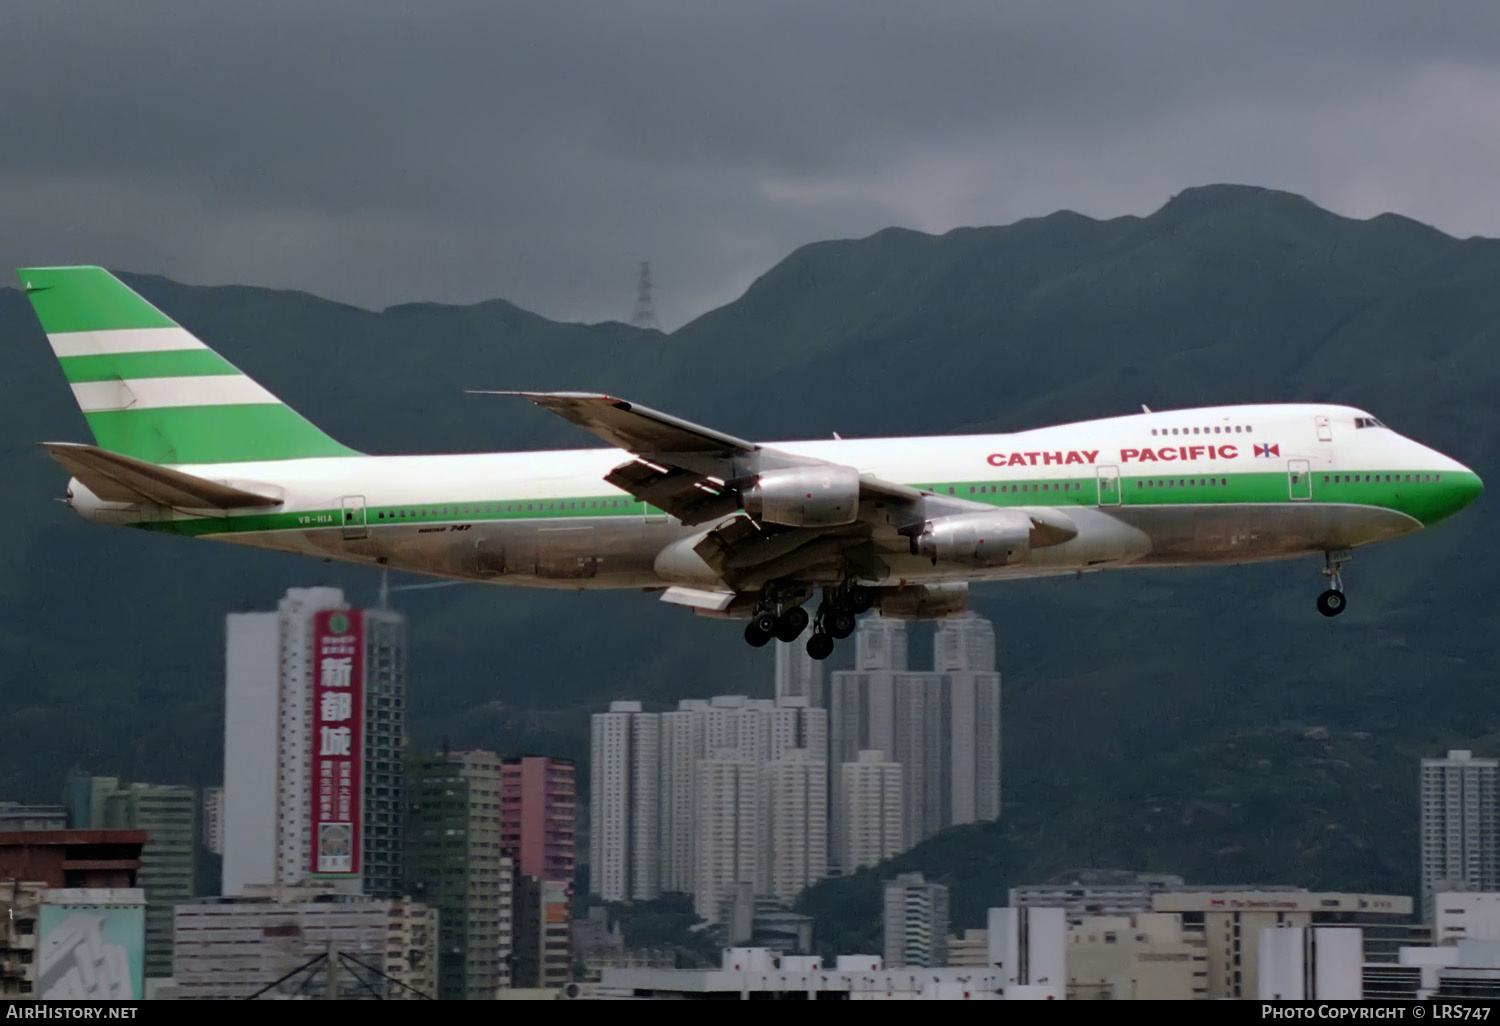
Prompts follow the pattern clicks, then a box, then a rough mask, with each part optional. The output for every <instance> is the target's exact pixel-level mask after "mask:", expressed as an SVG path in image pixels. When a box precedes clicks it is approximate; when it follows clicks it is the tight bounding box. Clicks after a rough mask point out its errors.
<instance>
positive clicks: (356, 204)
mask: <svg viewBox="0 0 1500 1026" xmlns="http://www.w3.org/2000/svg"><path fill="white" fill-rule="evenodd" d="M1497 55H1500V12H1497V11H1496V10H1495V8H1494V6H1493V5H1490V4H1471V5H1466V4H1444V5H1437V6H1418V5H1412V4H1407V3H1401V4H1390V5H1377V4H1372V3H1364V2H1354V0H1350V2H1345V3H1332V2H1329V3H1319V4H1306V3H1302V2H1280V3H1256V4H1245V3H1232V4H1231V3H1131V4H1124V3H1117V2H1102V0H1101V2H1094V3H1055V2H1035V3H943V4H917V3H881V2H873V0H866V2H857V3H855V2H848V3H820V4H807V3H771V2H763V0H762V2H756V3H742V4H735V5H729V4H704V3H691V2H681V3H664V2H627V3H604V2H598V3H571V2H561V3H559V2H553V3H539V4H520V3H516V4H496V3H424V4H421V5H415V4H414V5H410V6H404V5H395V4H369V3H355V2H338V3H334V2H328V3H314V4H305V3H298V4H290V3H260V4H255V5H219V4H203V3H199V2H195V3H170V4H169V3H160V2H156V3H152V2H147V3H137V4H129V5H125V4H111V3H97V4H67V3H47V4H30V5H16V4H12V5H6V6H4V7H3V8H0V87H3V95H5V96H6V98H7V99H6V102H5V104H4V106H3V108H0V143H3V147H0V260H3V261H4V263H5V264H8V265H11V266H13V265H15V264H17V263H28V262H38V261H48V262H54V261H89V262H105V263H109V264H111V265H114V266H119V267H126V268H131V269H136V270H147V271H160V272H164V273H167V274H171V275H173V276H176V277H179V278H182V279H185V280H189V281H204V282H212V281H244V282H253V283H263V284H268V285H277V286H295V287H299V288H305V289H307V290H309V291H313V292H318V293H321V294H325V295H330V296H334V297H337V298H343V299H348V300H351V301H354V302H359V303H363V304H366V305H370V306H381V305H385V304H388V303H391V302H398V301H403V300H408V299H417V298H436V299H445V300H453V301H468V300H475V299H480V298H487V297H490V296H496V295H499V296H504V297H506V298H509V299H511V300H513V301H515V302H518V303H520V304H521V305H523V306H527V307H530V308H532V309H535V310H538V311H539V312H542V313H545V314H548V315H551V316H558V317H574V318H581V319H601V318H606V317H623V316H626V315H628V313H629V310H630V306H631V300H632V298H633V286H634V273H635V266H636V262H637V261H638V260H639V259H640V258H642V257H650V258H651V259H652V260H653V264H654V267H655V269H656V273H657V279H658V282H659V292H658V304H659V308H660V310H661V313H662V316H663V320H664V321H667V322H669V323H671V324H676V323H680V322H681V321H682V320H684V319H686V318H687V317H689V316H692V315H694V314H697V313H700V312H702V311H703V310H705V309H707V308H708V307H709V306H711V305H713V304H715V303H719V302H723V301H727V300H728V299H731V298H733V296H734V295H735V294H736V293H737V292H738V291H740V290H742V289H743V288H744V286H745V285H746V284H748V282H749V280H750V279H751V278H752V277H753V276H754V275H755V274H757V273H759V272H761V271H763V270H765V269H766V268H767V267H768V266H770V265H771V264H772V263H774V262H775V261H776V260H777V259H779V258H780V257H782V256H784V255H785V254H786V253H787V252H788V251H790V250H791V249H792V248H794V247H795V246H797V245H799V244H801V243H804V242H809V241H814V240H817V239H821V238H828V237H835V236H847V235H861V234H866V233H868V232H871V231H874V230H877V229H879V228H881V227H884V226H885V225H888V224H905V225H909V226H912V227H918V228H922V229H926V230H942V229H946V228H949V227H954V226H957V225H961V224H981V223H995V222H1004V221H1008V220H1013V219H1015V218H1018V217H1024V216H1029V215H1034V214H1043V213H1047V212H1049V211H1051V210H1053V209H1057V208H1059V207H1071V208H1073V209H1079V210H1082V211H1084V212H1086V213H1090V214H1094V215H1097V216H1109V215H1114V214H1120V213H1145V212H1147V211H1149V210H1150V209H1153V208H1154V207H1155V206H1157V205H1159V204H1160V203H1161V202H1163V201H1164V200H1166V199H1167V198H1168V197H1169V196H1170V195H1171V194H1173V193H1175V192H1177V191H1179V190H1180V189H1182V188H1184V187H1187V186H1190V185H1195V184H1202V183H1205V182H1209V181H1224V180H1230V181H1241V182H1251V183H1255V184H1264V185H1270V186H1274V187H1279V188H1288V189H1293V190H1295V191H1299V192H1303V193H1306V194H1308V195H1310V196H1311V197H1312V198H1313V199H1315V200H1317V201H1318V202H1321V203H1323V204H1325V205H1328V206H1330V207H1332V208H1334V209H1336V210H1339V211H1341V212H1344V213H1350V214H1355V215H1358V216H1368V215H1371V214H1374V213H1378V212H1380V211H1382V210H1386V209H1395V210H1399V211H1401V212H1403V213H1407V214H1409V215H1412V216H1415V217H1418V218H1421V219H1423V220H1427V221H1429V222H1432V223H1435V224H1437V225H1438V226H1439V227H1442V228H1444V229H1445V230H1448V231H1451V232H1453V233H1455V234H1460V235H1467V234H1473V233H1495V232H1497V231H1500V200H1496V199H1495V198H1493V197H1492V195H1491V193H1492V192H1493V186H1492V179H1493V174H1494V168H1495V167H1496V166H1497V164H1500V132H1497V131H1496V129H1497V128H1500V124H1497V115H1496V113H1495V112H1496V111H1500V58H1497Z"/></svg>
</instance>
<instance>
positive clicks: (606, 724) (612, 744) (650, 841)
mask: <svg viewBox="0 0 1500 1026" xmlns="http://www.w3.org/2000/svg"><path fill="white" fill-rule="evenodd" d="M591 733H592V738H591V741H592V744H591V751H592V762H591V763H590V774H591V781H590V791H589V887H590V890H591V891H592V893H594V894H597V895H598V896H599V897H601V898H603V899H604V900H606V901H632V900H649V899H651V898H655V897H657V896H658V895H659V894H660V893H661V869H662V864H661V849H660V842H661V798H662V796H661V789H660V780H661V715H660V714H659V713H648V712H644V711H643V710H642V708H641V703H639V702H612V703H610V707H609V712H607V713H595V714H594V716H593V719H592V729H591Z"/></svg>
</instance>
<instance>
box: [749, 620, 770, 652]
mask: <svg viewBox="0 0 1500 1026" xmlns="http://www.w3.org/2000/svg"><path fill="white" fill-rule="evenodd" d="M771 637H772V635H771V633H770V632H769V631H763V630H761V627H760V617H758V616H757V617H755V618H754V619H753V620H751V621H750V622H749V623H747V624H746V625H745V641H746V642H747V643H748V644H749V645H750V647H752V648H760V647H761V646H762V645H764V644H765V643H766V642H768V641H770V640H771Z"/></svg>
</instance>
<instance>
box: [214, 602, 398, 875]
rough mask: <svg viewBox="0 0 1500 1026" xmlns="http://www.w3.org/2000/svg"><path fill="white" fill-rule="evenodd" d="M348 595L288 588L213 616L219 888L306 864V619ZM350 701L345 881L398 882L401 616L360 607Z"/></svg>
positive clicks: (310, 623)
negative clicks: (352, 808) (357, 731)
mask: <svg viewBox="0 0 1500 1026" xmlns="http://www.w3.org/2000/svg"><path fill="white" fill-rule="evenodd" d="M347 608H348V606H347V604H346V603H345V601H344V595H343V592H341V591H340V590H339V589H337V588H292V589H289V590H288V591H287V593H286V595H285V596H283V597H282V599H281V600H280V602H279V603H278V604H277V609H276V611H275V612H266V613H231V614H230V615H229V616H227V617H226V618H225V628H226V644H225V701H224V720H225V734H224V871H223V890H224V893H225V894H226V895H236V894H240V893H243V892H244V890H245V888H246V887H263V886H270V885H283V886H295V885H299V884H302V883H304V882H306V881H307V880H308V879H309V877H310V875H311V866H312V862H311V845H312V837H311V835H312V828H311V823H312V795H313V787H314V782H313V780H312V778H311V767H312V751H313V739H312V723H313V709H312V695H313V690H314V688H313V668H314V662H315V658H314V653H313V641H314V636H313V635H314V621H315V618H316V615H317V614H318V613H319V612H321V611H324V610H335V609H337V610H343V609H347ZM351 615H357V616H358V617H359V618H360V621H361V624H362V628H363V638H364V647H363V652H362V654H361V655H362V659H361V665H362V667H363V681H362V696H361V705H362V709H363V744H362V752H361V756H362V760H361V767H360V768H361V779H362V781H363V784H362V787H361V802H360V809H361V820H362V822H361V825H360V827H359V835H360V841H361V848H360V878H359V879H358V880H357V881H353V882H352V884H349V885H345V886H346V889H348V890H353V891H363V892H364V893H366V894H371V895H379V896H387V897H391V896H396V895H398V894H399V893H400V888H401V881H402V878H403V869H402V865H401V859H402V852H403V851H404V847H405V846H404V842H403V838H402V833H401V831H402V822H403V812H404V809H405V801H404V799H403V795H402V790H403V788H404V787H405V780H406V770H405V765H404V760H405V751H406V669H405V667H406V653H405V645H406V642H405V636H406V623H405V618H404V617H401V616H400V615H398V614H396V613H392V612H389V611H386V610H376V609H366V610H359V611H354V612H353V613H351Z"/></svg>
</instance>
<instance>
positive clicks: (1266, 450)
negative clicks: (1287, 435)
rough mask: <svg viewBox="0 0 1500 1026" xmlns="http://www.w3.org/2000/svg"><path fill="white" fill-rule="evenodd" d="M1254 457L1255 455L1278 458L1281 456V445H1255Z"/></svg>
mask: <svg viewBox="0 0 1500 1026" xmlns="http://www.w3.org/2000/svg"><path fill="white" fill-rule="evenodd" d="M1255 455H1257V456H1280V455H1281V445H1280V443H1277V444H1276V445H1257V446H1256V447H1255Z"/></svg>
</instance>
